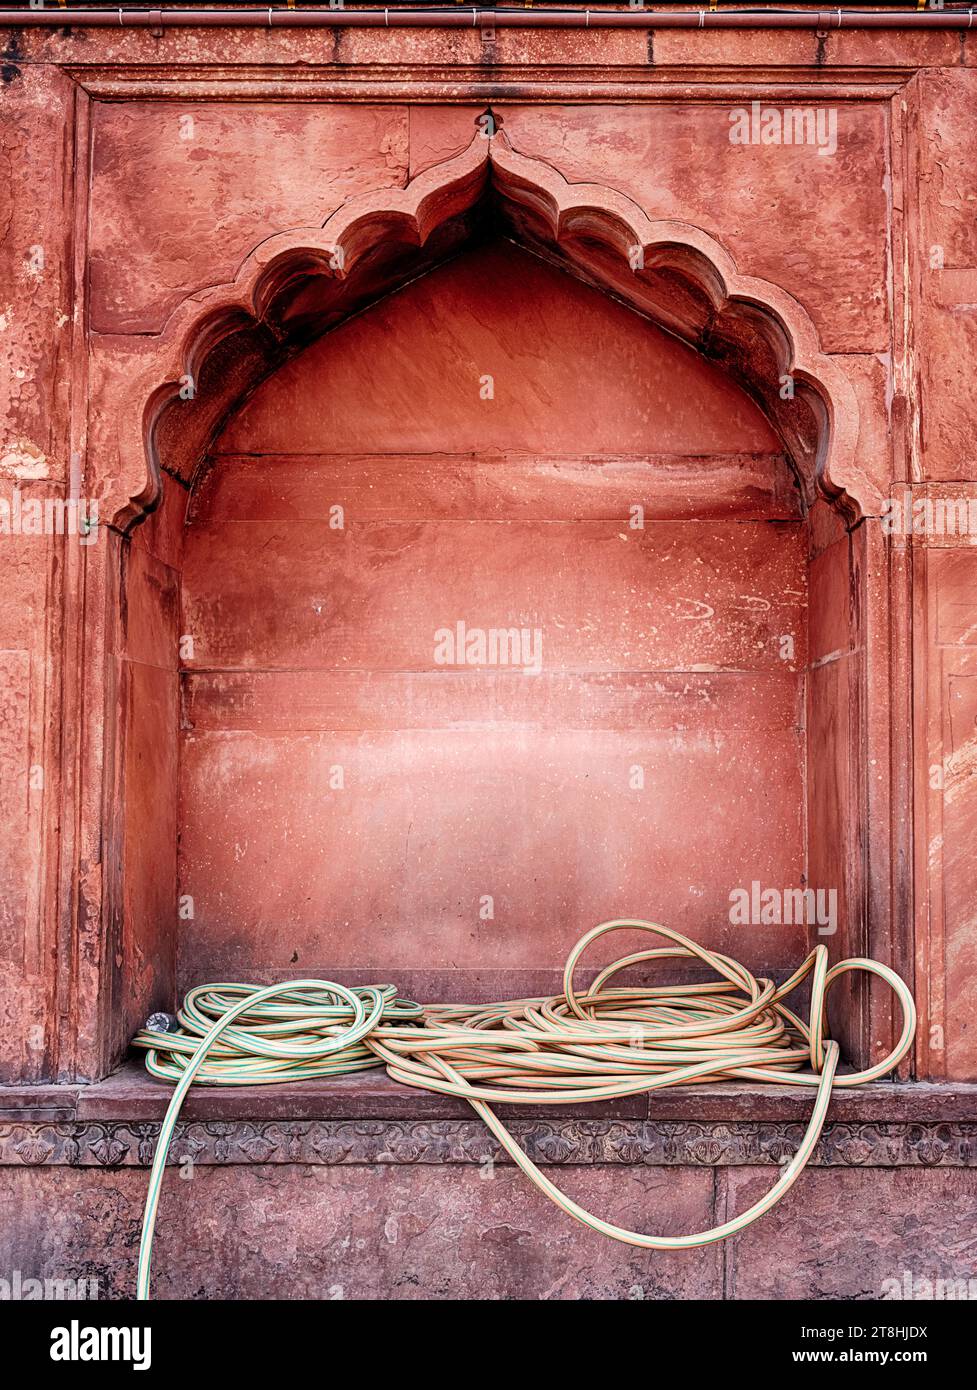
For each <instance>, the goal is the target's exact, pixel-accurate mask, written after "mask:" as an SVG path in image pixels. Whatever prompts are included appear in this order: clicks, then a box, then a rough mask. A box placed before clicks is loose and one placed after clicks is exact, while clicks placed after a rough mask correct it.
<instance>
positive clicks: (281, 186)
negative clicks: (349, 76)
mask: <svg viewBox="0 0 977 1390" xmlns="http://www.w3.org/2000/svg"><path fill="white" fill-rule="evenodd" d="M96 113H97V114H96V118H95V122H94V130H93V138H94V155H93V165H92V231H91V252H90V256H91V278H92V307H91V313H92V326H93V328H94V329H95V330H96V331H97V332H100V333H138V332H143V333H145V332H157V331H158V330H159V328H160V327H161V326H162V323H163V322H164V320H165V318H166V316H167V315H168V314H169V312H170V311H171V310H172V309H174V308H175V307H176V305H177V304H179V302H180V301H181V300H182V299H184V298H185V297H186V295H187V292H188V291H189V290H192V289H198V288H202V287H204V286H206V285H211V284H213V283H215V282H216V281H219V280H229V279H231V278H232V276H233V275H234V272H235V270H236V269H237V267H238V266H239V265H240V263H241V261H242V260H243V259H244V257H245V255H246V254H247V253H248V251H250V249H251V247H252V246H254V245H255V243H256V242H258V241H260V240H261V239H262V238H263V237H265V236H270V235H271V234H272V233H273V232H280V231H285V230H286V229H287V228H289V227H300V226H315V225H317V224H319V223H321V222H323V221H324V220H325V218H326V217H327V216H328V215H329V213H330V212H332V211H333V209H334V208H337V207H339V205H340V204H341V203H342V202H343V201H344V200H345V199H346V198H348V197H349V196H350V195H351V194H354V193H363V192H367V191H369V190H371V189H374V188H384V187H391V186H394V187H396V186H398V185H401V184H403V183H404V182H406V177H407V112H406V110H404V109H403V108H399V109H397V108H395V109H393V110H391V109H389V108H387V109H384V110H378V109H371V108H369V107H360V106H345V107H344V106H314V107H307V106H289V105H281V106H275V105H262V106H251V107H247V106H246V107H240V106H231V107H222V106H220V105H210V104H201V103H193V104H191V105H188V106H185V107H181V106H180V105H179V104H175V103H174V104H164V105H157V104H154V105H148V106H147V105H141V104H139V103H136V102H133V103H126V104H125V105H120V106H115V105H100V106H99V107H97V108H96ZM353 151H355V158H353V159H351V157H350V156H351V153H352V152H353ZM134 169H138V171H139V173H138V177H137V178H134V177H133V170H134ZM161 189H165V190H166V198H165V199H161V198H160V197H158V196H156V194H157V192H158V190H161Z"/></svg>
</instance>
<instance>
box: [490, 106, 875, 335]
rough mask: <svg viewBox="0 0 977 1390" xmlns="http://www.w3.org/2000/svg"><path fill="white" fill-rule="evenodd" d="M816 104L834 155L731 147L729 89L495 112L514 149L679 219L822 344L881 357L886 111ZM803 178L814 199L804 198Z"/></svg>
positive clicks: (809, 147) (811, 148)
mask: <svg viewBox="0 0 977 1390" xmlns="http://www.w3.org/2000/svg"><path fill="white" fill-rule="evenodd" d="M766 105H769V106H771V107H773V108H774V109H776V110H777V111H782V110H783V109H784V108H785V107H787V106H793V105H794V103H793V102H791V103H788V102H786V101H783V102H779V101H778V102H764V103H761V106H766ZM805 105H811V103H805ZM819 108H820V109H822V111H825V112H826V111H829V110H833V111H834V112H835V119H836V122H837V137H836V138H837V150H836V152H834V153H831V154H825V155H823V156H822V155H821V153H820V152H819V148H818V146H817V144H800V145H797V144H791V145H787V144H780V143H778V144H773V143H770V144H760V143H757V144H733V143H731V141H730V133H731V131H732V130H733V125H732V124H731V113H733V112H736V111H741V110H747V111H748V110H749V109H750V103H749V102H744V101H742V100H741V98H740V96H739V94H737V96H736V97H735V98H734V97H731V98H730V99H729V101H728V103H720V104H710V105H708V106H702V107H697V106H694V105H687V106H668V105H660V106H654V107H647V108H633V109H632V110H631V111H630V112H629V113H628V116H627V118H626V119H625V120H623V121H622V120H621V118H620V113H619V112H618V111H616V110H615V109H613V108H609V107H600V106H593V107H590V108H588V109H586V110H582V109H580V108H577V107H574V108H569V107H562V108H561V107H544V108H540V107H536V108H529V107H523V106H516V107H506V106H503V107H502V108H501V109H502V118H503V122H504V126H503V128H504V130H505V131H506V134H507V136H508V137H509V139H510V140H511V141H512V143H513V145H514V147H515V148H516V149H517V150H519V151H520V153H522V154H527V155H530V156H533V157H536V158H544V159H545V158H549V159H554V160H556V161H557V162H558V163H559V167H560V169H561V170H562V172H563V173H564V175H565V177H567V178H569V179H572V180H575V181H583V180H593V181H595V182H601V183H609V184H610V185H611V187H613V188H618V189H620V190H621V192H622V193H627V194H628V195H629V196H630V197H632V198H634V199H635V200H636V201H637V202H638V203H639V204H640V205H641V207H642V208H644V209H645V210H646V211H647V213H648V215H649V217H661V218H677V219H679V220H683V221H689V222H692V223H694V224H695V225H696V226H699V227H702V228H703V229H704V230H706V231H708V232H709V233H711V234H712V235H713V236H716V237H719V238H720V239H721V240H722V242H723V244H724V245H725V246H727V247H728V248H729V250H730V252H731V253H732V255H733V257H734V259H735V261H736V264H737V268H738V269H739V270H740V271H741V272H742V273H743V274H746V275H759V276H763V277H764V278H765V279H769V280H772V281H774V282H775V283H776V284H778V285H780V286H782V287H783V288H784V289H785V290H789V291H790V293H791V294H792V295H793V296H794V297H795V298H796V299H798V300H799V301H800V302H801V304H803V305H804V307H805V308H806V309H807V310H808V312H809V313H810V315H811V317H812V318H813V319H814V321H815V323H816V324H817V327H818V332H819V334H820V337H821V343H822V346H823V347H824V348H825V349H826V350H827V351H829V352H874V351H878V352H882V351H885V349H886V348H887V347H888V328H887V313H886V293H885V282H886V257H885V244H886V228H887V217H888V214H887V205H886V188H885V180H886V169H885V161H884V157H883V153H882V150H883V144H884V134H883V131H884V123H883V117H882V113H881V111H880V110H879V109H878V108H877V107H876V106H873V105H871V104H865V105H857V104H852V105H846V106H844V107H841V108H836V107H833V106H832V105H831V104H830V102H827V101H825V102H823V103H817V104H814V106H813V109H815V110H817V109H819ZM828 129H829V128H828V127H827V126H825V131H828ZM825 148H826V149H827V148H828V145H827V144H826V145H825ZM557 152H558V153H557ZM813 187H816V188H817V189H818V196H817V197H816V198H811V197H809V196H808V194H809V190H810V189H811V188H813ZM842 227H844V229H845V230H844V235H843V236H841V237H839V236H838V231H839V230H840V228H842Z"/></svg>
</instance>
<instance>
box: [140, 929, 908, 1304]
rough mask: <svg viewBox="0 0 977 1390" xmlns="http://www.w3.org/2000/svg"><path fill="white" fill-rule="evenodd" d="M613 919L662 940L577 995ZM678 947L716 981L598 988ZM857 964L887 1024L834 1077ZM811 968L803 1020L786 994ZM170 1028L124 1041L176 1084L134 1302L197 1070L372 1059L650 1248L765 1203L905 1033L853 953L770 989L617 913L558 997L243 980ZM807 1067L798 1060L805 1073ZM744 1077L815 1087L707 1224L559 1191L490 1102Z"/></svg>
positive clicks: (591, 1096) (227, 1078)
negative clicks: (767, 1162)
mask: <svg viewBox="0 0 977 1390" xmlns="http://www.w3.org/2000/svg"><path fill="white" fill-rule="evenodd" d="M615 931H632V932H633V931H637V932H647V933H650V934H651V935H653V936H659V937H663V938H664V939H665V940H666V942H667V943H668V944H667V945H665V946H655V947H652V948H650V949H648V950H643V951H636V952H632V953H631V954H630V955H626V956H622V957H620V958H619V959H618V960H616V961H613V962H612V963H611V964H610V965H607V966H605V967H604V969H603V970H601V971H600V972H599V973H598V974H597V976H596V977H595V979H594V981H593V983H592V984H591V985H590V987H589V988H588V989H586V990H585V991H583V992H581V990H580V989H579V988H578V987H576V986H575V985H574V975H575V974H576V971H577V967H578V965H579V963H580V960H581V957H582V956H583V954H584V952H585V951H586V950H587V949H588V947H590V946H591V945H592V944H593V942H595V941H597V940H598V939H599V938H600V937H602V936H604V935H605V934H607V933H610V932H615ZM676 958H685V959H689V958H691V959H693V960H695V961H697V962H698V963H699V964H701V965H705V966H707V967H709V969H710V970H712V971H713V972H714V973H715V975H716V976H717V978H716V979H714V980H708V981H706V982H700V981H695V982H691V983H687V984H675V983H671V982H665V983H663V984H658V985H629V984H619V983H618V984H612V983H611V981H613V980H615V978H616V977H617V976H619V975H621V974H622V973H623V972H624V971H625V970H627V969H629V968H631V967H633V966H636V965H643V964H647V963H649V962H653V963H657V962H659V961H662V960H675V959H676ZM856 970H864V971H867V972H868V973H869V974H872V975H875V976H876V977H878V978H879V979H881V980H883V981H884V982H885V983H886V984H888V985H889V986H890V988H891V989H892V990H893V992H894V993H895V995H896V998H897V999H898V1001H899V1004H900V1007H901V1010H902V1031H901V1034H900V1037H899V1040H898V1042H897V1043H896V1044H895V1046H894V1047H893V1049H892V1051H891V1052H890V1053H889V1054H888V1056H887V1057H885V1058H884V1059H883V1060H882V1061H880V1062H877V1063H875V1065H873V1066H870V1067H867V1068H865V1069H864V1070H862V1071H859V1072H849V1073H843V1074H842V1075H840V1076H839V1075H838V1074H837V1072H838V1064H839V1060H840V1050H839V1047H838V1044H837V1043H836V1042H834V1041H832V1040H831V1039H830V1038H828V1037H826V1028H827V996H828V992H829V990H830V988H831V986H832V984H833V983H834V981H835V980H837V979H839V978H840V977H841V976H842V975H844V974H847V973H848V972H849V971H856ZM809 976H810V980H811V983H810V1005H809V1010H808V1021H807V1022H806V1023H805V1022H803V1021H802V1019H801V1018H800V1017H798V1015H797V1014H796V1013H794V1011H793V1010H792V1009H790V1008H789V1007H788V1005H787V1004H786V1003H785V1002H784V1001H785V1000H786V998H787V996H789V995H790V994H791V993H792V992H793V991H794V990H795V989H796V988H797V987H798V986H799V985H801V984H802V983H803V982H804V981H806V980H807V979H808V977H809ZM178 1021H179V1025H180V1027H179V1030H178V1031H177V1032H176V1033H159V1032H153V1031H150V1030H149V1029H144V1030H143V1031H141V1032H140V1033H138V1034H137V1035H136V1037H135V1039H134V1040H133V1041H134V1044H135V1046H137V1047H140V1048H143V1049H145V1051H146V1066H147V1069H148V1070H149V1072H150V1073H151V1074H152V1075H153V1076H156V1077H159V1078H160V1079H162V1080H168V1081H174V1082H175V1083H176V1086H175V1089H174V1091H173V1095H172V1097H171V1099H170V1103H169V1106H168V1108H167V1111H166V1116H165V1118H164V1121H163V1125H162V1128H161V1130H160V1136H159V1141H158V1143H157V1145H156V1151H155V1154H154V1156H153V1164H152V1171H151V1173H150V1180H149V1193H148V1196H147V1199H146V1210H145V1214H144V1218H143V1231H142V1240H141V1244H140V1253H139V1276H138V1289H137V1297H138V1298H140V1299H144V1298H148V1297H149V1280H150V1260H151V1254H152V1242H153V1233H154V1229H155V1222H156V1212H157V1208H158V1204H159V1194H160V1187H161V1183H162V1177H163V1171H164V1165H165V1163H166V1156H167V1152H168V1149H169V1145H170V1140H171V1139H172V1136H173V1132H174V1128H175V1126H176V1122H177V1118H178V1116H179V1113H180V1107H181V1105H182V1103H183V1098H184V1096H185V1095H186V1093H187V1090H188V1089H189V1087H190V1085H191V1084H192V1083H193V1082H194V1081H195V1080H196V1081H199V1082H201V1083H203V1084H205V1085H215V1086H216V1085H232V1086H234V1085H236V1086H251V1085H256V1084H268V1083H273V1082H281V1081H294V1080H308V1079H321V1078H327V1077H332V1076H338V1075H342V1074H343V1073H345V1072H350V1071H359V1070H362V1069H363V1068H366V1067H378V1066H386V1068H387V1072H388V1074H389V1075H390V1076H391V1077H392V1078H393V1079H394V1080H395V1081H398V1082H400V1083H402V1084H403V1085H406V1086H414V1087H418V1088H420V1089H422V1090H427V1091H436V1092H440V1093H441V1094H443V1095H450V1096H457V1097H459V1098H461V1099H463V1100H465V1101H467V1102H468V1103H469V1104H470V1105H471V1106H472V1108H473V1110H474V1111H475V1112H476V1114H478V1115H479V1116H480V1117H481V1118H482V1119H483V1120H484V1122H485V1124H486V1125H487V1126H488V1128H489V1130H490V1131H491V1132H492V1134H493V1135H494V1136H495V1137H496V1139H497V1140H498V1142H499V1144H500V1145H501V1147H502V1149H503V1150H504V1151H505V1152H506V1153H507V1154H508V1155H509V1157H510V1158H511V1159H512V1161H513V1162H514V1163H515V1164H516V1165H517V1166H518V1167H519V1168H520V1169H521V1170H522V1171H523V1173H525V1174H526V1176H527V1177H528V1178H529V1179H530V1181H531V1182H533V1183H534V1184H535V1186H536V1187H538V1188H539V1190H540V1191H541V1192H543V1193H544V1194H545V1195H546V1196H547V1197H549V1198H550V1200H551V1201H552V1202H554V1203H555V1205H556V1206H558V1207H559V1208H560V1210H561V1211H563V1212H565V1213H566V1214H567V1215H568V1216H571V1217H572V1218H573V1219H574V1220H576V1221H579V1222H581V1223H582V1224H583V1225H585V1226H587V1227H589V1228H590V1229H592V1230H596V1231H600V1232H601V1233H602V1234H604V1235H607V1236H609V1237H610V1238H611V1239H612V1240H619V1241H623V1242H625V1243H627V1244H630V1245H637V1246H640V1247H642V1248H645V1249H653V1250H675V1249H681V1250H688V1249H692V1248H694V1247H696V1246H700V1245H708V1244H711V1243H712V1242H714V1241H717V1240H722V1239H724V1238H725V1237H726V1236H728V1235H732V1234H734V1233H735V1232H737V1231H741V1230H743V1229H744V1228H745V1227H746V1226H748V1225H750V1224H751V1223H752V1222H753V1221H756V1220H758V1219H759V1218H760V1217H761V1216H762V1215H763V1214H764V1213H765V1212H767V1211H769V1210H770V1209H771V1207H773V1206H774V1205H776V1203H777V1202H778V1201H779V1200H780V1198H781V1197H782V1196H783V1195H784V1193H785V1192H787V1191H788V1189H789V1188H790V1187H791V1186H792V1185H793V1184H794V1182H796V1180H797V1178H798V1177H799V1176H800V1174H801V1173H802V1171H803V1169H804V1166H805V1164H806V1163H807V1161H808V1159H809V1158H810V1157H811V1154H812V1153H813V1152H814V1149H815V1147H816V1145H817V1142H818V1139H819V1137H820V1134H821V1130H822V1127H823V1125H824V1120H825V1115H826V1114H827V1110H828V1105H829V1102H830V1100H831V1094H832V1089H833V1087H835V1086H845V1087H850V1086H858V1085H862V1084H863V1083H865V1082H870V1081H876V1080H878V1078H879V1077H882V1076H885V1075H887V1074H888V1073H889V1072H890V1071H892V1069H893V1068H894V1067H896V1066H897V1065H898V1064H899V1062H901V1061H902V1059H903V1058H904V1057H905V1056H906V1054H907V1053H908V1051H909V1048H910V1047H911V1045H912V1040H913V1037H914V1035H915V1031H916V1007H915V1004H914V1002H913V997H912V994H911V993H910V991H909V988H908V987H907V985H906V984H905V983H904V981H903V980H902V979H901V978H900V977H899V975H897V974H896V972H895V971H894V970H892V969H890V968H889V966H887V965H883V964H882V963H881V962H879V961H874V960H869V959H867V958H865V957H860V956H859V957H854V958H852V959H850V960H842V961H839V962H837V963H836V964H835V965H833V966H831V967H830V968H829V967H828V952H827V949H826V947H825V946H824V945H822V944H819V945H817V946H815V948H814V950H813V951H812V952H811V953H810V955H808V956H807V957H806V959H805V960H804V961H803V963H802V964H801V965H800V966H799V967H798V968H797V970H795V972H794V973H793V975H791V976H790V978H789V979H787V980H786V981H785V982H784V983H783V984H781V985H779V986H777V985H775V984H774V983H773V981H771V980H767V979H763V978H760V979H757V978H755V977H754V976H753V974H752V973H751V972H750V971H749V970H748V969H747V968H746V967H745V966H744V965H741V964H740V962H739V961H736V960H734V959H733V958H732V957H730V956H727V955H724V954H722V953H721V952H719V951H711V950H708V949H707V948H706V947H704V946H700V945H699V944H698V943H697V942H695V941H692V940H691V939H690V938H689V937H687V936H683V935H682V934H681V933H680V932H677V931H674V930H672V928H670V927H665V926H662V925H661V924H660V923H657V922H647V921H643V920H640V919H631V918H620V919H615V920H613V921H610V922H602V923H601V924H600V925H599V926H596V927H594V928H593V930H591V931H589V932H587V933H586V934H585V935H584V936H582V937H581V938H580V940H579V941H578V942H577V944H576V945H575V946H574V947H573V949H572V950H571V952H570V954H569V956H568V957H567V961H566V966H565V968H564V973H563V993H562V994H560V995H555V996H553V997H551V998H546V999H542V998H540V999H514V1000H512V999H510V1000H505V1001H502V1002H500V1003H492V1004H431V1005H427V1006H424V1007H422V1006H421V1005H419V1004H415V1003H413V1002H412V1001H410V1000H406V999H400V998H398V997H397V991H396V989H395V987H394V986H393V985H368V986H364V987H360V988H355V989H351V988H347V987H346V986H344V985H339V984H335V983H333V982H332V981H328V980H293V981H286V982H283V983H280V984H274V985H266V986H258V985H245V984H226V983H225V984H214V985H202V986H199V987H198V988H196V989H192V990H191V991H190V992H189V994H188V995H187V996H186V999H185V1000H184V1003H183V1007H182V1008H181V1010H180V1012H179V1015H178ZM805 1068H807V1069H805ZM734 1079H735V1080H747V1081H755V1082H759V1083H767V1084H770V1083H773V1084H780V1085H800V1086H808V1087H812V1088H813V1089H814V1090H815V1097H814V1105H813V1108H812V1111H811V1118H810V1120H809V1122H808V1126H807V1130H806V1132H805V1134H804V1137H803V1139H802V1140H801V1142H800V1144H799V1146H798V1148H797V1151H796V1152H795V1154H794V1156H793V1158H792V1159H791V1161H790V1163H789V1164H788V1165H787V1166H786V1168H785V1169H784V1171H783V1173H782V1174H781V1176H780V1178H779V1179H778V1181H777V1182H776V1183H775V1184H774V1185H773V1187H772V1188H771V1189H770V1191H769V1192H768V1193H767V1194H766V1195H765V1196H764V1197H762V1198H761V1199H760V1200H759V1201H758V1202H756V1203H754V1205H753V1206H752V1207H750V1208H748V1210H746V1211H745V1212H741V1213H740V1214H739V1215H738V1216H735V1217H732V1218H731V1219H730V1220H728V1221H726V1222H724V1223H723V1224H722V1225H720V1226H716V1227H713V1228H712V1229H711V1230H708V1231H700V1232H696V1233H694V1234H691V1235H684V1236H661V1235H650V1234H645V1233H644V1232H640V1231H629V1230H626V1229H624V1228H623V1227H620V1226H614V1225H612V1224H610V1223H608V1222H606V1221H603V1220H602V1219H601V1218H600V1217H597V1216H594V1215H593V1214H592V1213H590V1212H588V1211H586V1210H584V1208H582V1207H580V1206H579V1205H578V1204H577V1203H576V1202H574V1201H572V1200H571V1199H570V1198H569V1197H567V1196H566V1195H565V1194H564V1193H563V1192H561V1191H560V1189H559V1188H558V1187H557V1186H556V1184H555V1183H553V1182H552V1181H551V1180H550V1178H548V1177H547V1176H546V1174H545V1173H543V1172H542V1171H541V1170H540V1169H539V1168H538V1167H537V1166H536V1164H535V1163H533V1161H532V1160H531V1159H530V1158H529V1156H528V1155H527V1154H526V1153H525V1152H524V1151H523V1149H522V1148H521V1147H520V1145H519V1144H518V1142H517V1141H516V1139H515V1138H514V1137H513V1135H512V1134H510V1132H509V1130H508V1129H507V1128H506V1126H505V1125H504V1124H503V1122H502V1121H501V1120H500V1119H499V1117H498V1116H497V1115H496V1113H495V1111H494V1110H493V1109H492V1106H493V1105H496V1104H500V1103H501V1104H506V1103H509V1104H511V1103H518V1104H524V1105H529V1106H540V1105H559V1104H567V1103H570V1104H573V1103H577V1102H586V1101H597V1100H607V1099H611V1098H614V1097H621V1096H627V1095H635V1094H639V1093H642V1092H649V1093H650V1092H653V1091H658V1090H661V1089H663V1088H664V1087H667V1086H681V1085H688V1084H690V1083H694V1082H710V1081H712V1082H715V1081H727V1080H734Z"/></svg>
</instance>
